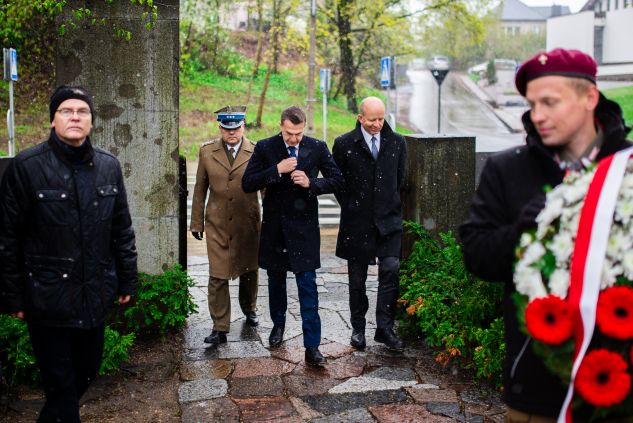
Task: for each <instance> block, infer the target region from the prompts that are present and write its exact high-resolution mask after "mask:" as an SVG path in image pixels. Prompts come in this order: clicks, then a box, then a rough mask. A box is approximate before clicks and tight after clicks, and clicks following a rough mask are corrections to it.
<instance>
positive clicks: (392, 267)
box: [347, 257, 400, 330]
mask: <svg viewBox="0 0 633 423" xmlns="http://www.w3.org/2000/svg"><path fill="white" fill-rule="evenodd" d="M368 266H369V265H368V264H367V263H365V262H358V261H348V262H347V274H348V277H349V309H350V314H351V321H352V328H354V329H355V330H364V329H365V323H366V320H365V314H367V309H368V308H369V301H368V299H367V293H366V286H365V282H366V281H367V268H368ZM399 273H400V259H399V258H398V257H380V258H378V298H377V299H376V326H377V327H378V328H379V329H392V328H393V322H394V318H395V314H396V302H397V301H398V287H399V280H398V275H399Z"/></svg>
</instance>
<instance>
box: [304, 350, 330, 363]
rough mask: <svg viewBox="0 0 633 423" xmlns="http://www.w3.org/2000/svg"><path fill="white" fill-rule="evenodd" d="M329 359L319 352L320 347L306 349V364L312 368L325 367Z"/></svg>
mask: <svg viewBox="0 0 633 423" xmlns="http://www.w3.org/2000/svg"><path fill="white" fill-rule="evenodd" d="M325 363H327V359H326V358H325V357H323V354H321V352H320V351H319V347H312V348H306V364H308V365H310V366H316V367H319V366H323V365H324V364H325Z"/></svg>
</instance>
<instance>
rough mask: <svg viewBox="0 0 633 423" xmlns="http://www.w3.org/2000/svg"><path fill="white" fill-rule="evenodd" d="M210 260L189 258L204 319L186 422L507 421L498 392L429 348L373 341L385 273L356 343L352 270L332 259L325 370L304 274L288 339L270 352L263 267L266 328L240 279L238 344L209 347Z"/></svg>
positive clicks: (233, 286)
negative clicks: (311, 349) (362, 340)
mask: <svg viewBox="0 0 633 423" xmlns="http://www.w3.org/2000/svg"><path fill="white" fill-rule="evenodd" d="M207 263H208V262H207V258H206V256H205V257H203V256H189V274H190V275H191V276H192V277H193V278H194V280H195V281H196V287H195V288H194V289H193V291H192V293H193V296H194V298H195V301H196V303H197V304H198V306H199V313H198V314H195V315H192V316H191V317H190V318H189V319H188V326H187V328H186V330H185V336H184V339H185V345H184V348H183V360H182V364H181V369H180V374H181V380H182V383H181V385H180V387H179V392H178V394H179V401H180V405H181V410H182V422H186V423H189V422H239V421H244V422H261V421H272V422H305V421H309V422H314V423H326V422H336V423H339V422H385V423H386V422H398V423H402V422H452V421H460V422H502V421H503V413H504V411H505V410H504V406H503V404H502V403H501V401H500V400H499V396H498V393H496V392H494V391H493V390H491V389H490V388H488V387H486V386H484V385H482V384H477V383H474V382H472V381H471V380H470V379H469V378H468V377H467V376H463V375H460V374H458V372H457V371H455V369H453V371H451V369H445V368H442V367H441V366H439V365H438V364H436V363H435V362H434V361H433V353H432V352H431V351H430V350H429V349H428V348H426V347H425V346H424V345H421V344H416V345H411V342H410V343H409V344H408V346H407V348H406V349H405V351H404V353H402V354H394V353H390V352H388V351H387V350H386V349H385V348H384V347H383V346H382V344H378V343H376V342H374V341H373V333H374V329H375V308H374V307H375V302H376V291H377V281H376V269H375V267H374V268H373V269H372V268H370V276H369V278H368V282H367V289H368V296H369V303H370V310H369V312H368V314H367V318H368V320H367V325H368V327H367V332H366V336H367V348H366V349H365V351H362V352H361V351H355V350H354V349H352V348H351V347H350V346H349V337H350V334H351V327H350V324H349V309H348V293H347V275H346V269H347V267H346V264H345V262H344V261H343V260H340V259H338V258H336V257H334V255H333V254H332V253H325V254H322V268H321V269H319V270H318V272H317V284H318V290H319V312H320V316H321V322H322V343H321V347H320V350H321V352H322V353H323V354H324V355H325V356H326V357H327V358H328V364H327V365H326V366H325V367H324V368H321V369H318V368H316V369H315V368H311V367H307V366H306V365H305V363H304V360H303V356H304V348H303V341H302V336H301V316H300V314H299V301H298V297H297V288H296V283H295V280H294V276H293V275H291V274H289V276H288V296H289V298H288V314H287V319H286V320H287V322H286V330H285V334H284V343H283V344H282V345H281V347H279V348H276V349H270V348H269V346H268V335H269V333H270V330H271V328H272V326H273V325H272V322H271V320H270V316H269V313H268V294H267V286H266V283H267V280H266V275H265V272H264V271H260V287H259V297H258V312H257V314H258V316H259V321H260V324H259V326H258V327H257V328H251V327H250V326H248V325H246V324H245V321H244V316H243V315H242V313H241V311H240V309H239V304H238V301H237V292H238V291H237V289H238V285H237V281H232V282H231V283H230V291H231V299H232V306H231V308H232V317H231V332H230V333H229V335H228V343H226V344H223V345H220V346H218V347H211V348H208V347H207V345H206V344H204V343H203V342H202V340H203V338H204V337H205V336H207V335H208V334H209V333H210V331H211V319H210V317H209V312H208V308H207V304H206V287H207V278H208V264H207Z"/></svg>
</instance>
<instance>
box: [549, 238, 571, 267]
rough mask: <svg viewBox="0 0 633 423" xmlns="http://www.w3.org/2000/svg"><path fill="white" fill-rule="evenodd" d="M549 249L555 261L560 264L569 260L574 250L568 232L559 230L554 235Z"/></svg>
mask: <svg viewBox="0 0 633 423" xmlns="http://www.w3.org/2000/svg"><path fill="white" fill-rule="evenodd" d="M549 249H550V250H551V251H552V253H554V257H556V263H557V264H558V265H561V264H563V263H567V262H568V261H569V257H570V256H571V253H572V251H574V240H573V239H572V237H571V233H570V232H559V233H557V234H556V235H554V238H553V239H552V242H551V243H550V244H549Z"/></svg>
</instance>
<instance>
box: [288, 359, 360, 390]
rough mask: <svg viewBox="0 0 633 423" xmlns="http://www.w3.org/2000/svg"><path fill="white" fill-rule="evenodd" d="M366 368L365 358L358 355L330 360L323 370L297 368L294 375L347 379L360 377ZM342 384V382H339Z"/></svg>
mask: <svg viewBox="0 0 633 423" xmlns="http://www.w3.org/2000/svg"><path fill="white" fill-rule="evenodd" d="M364 368H365V357H364V356H362V355H357V354H356V353H354V354H352V355H348V356H344V357H341V358H338V359H335V360H328V363H327V364H326V365H325V366H324V367H323V368H314V367H310V366H297V367H296V368H295V370H294V372H293V374H300V375H306V376H310V377H314V378H333V379H347V378H350V377H356V376H360V375H361V374H362V373H363V369H364ZM338 383H340V380H339V381H338Z"/></svg>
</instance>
